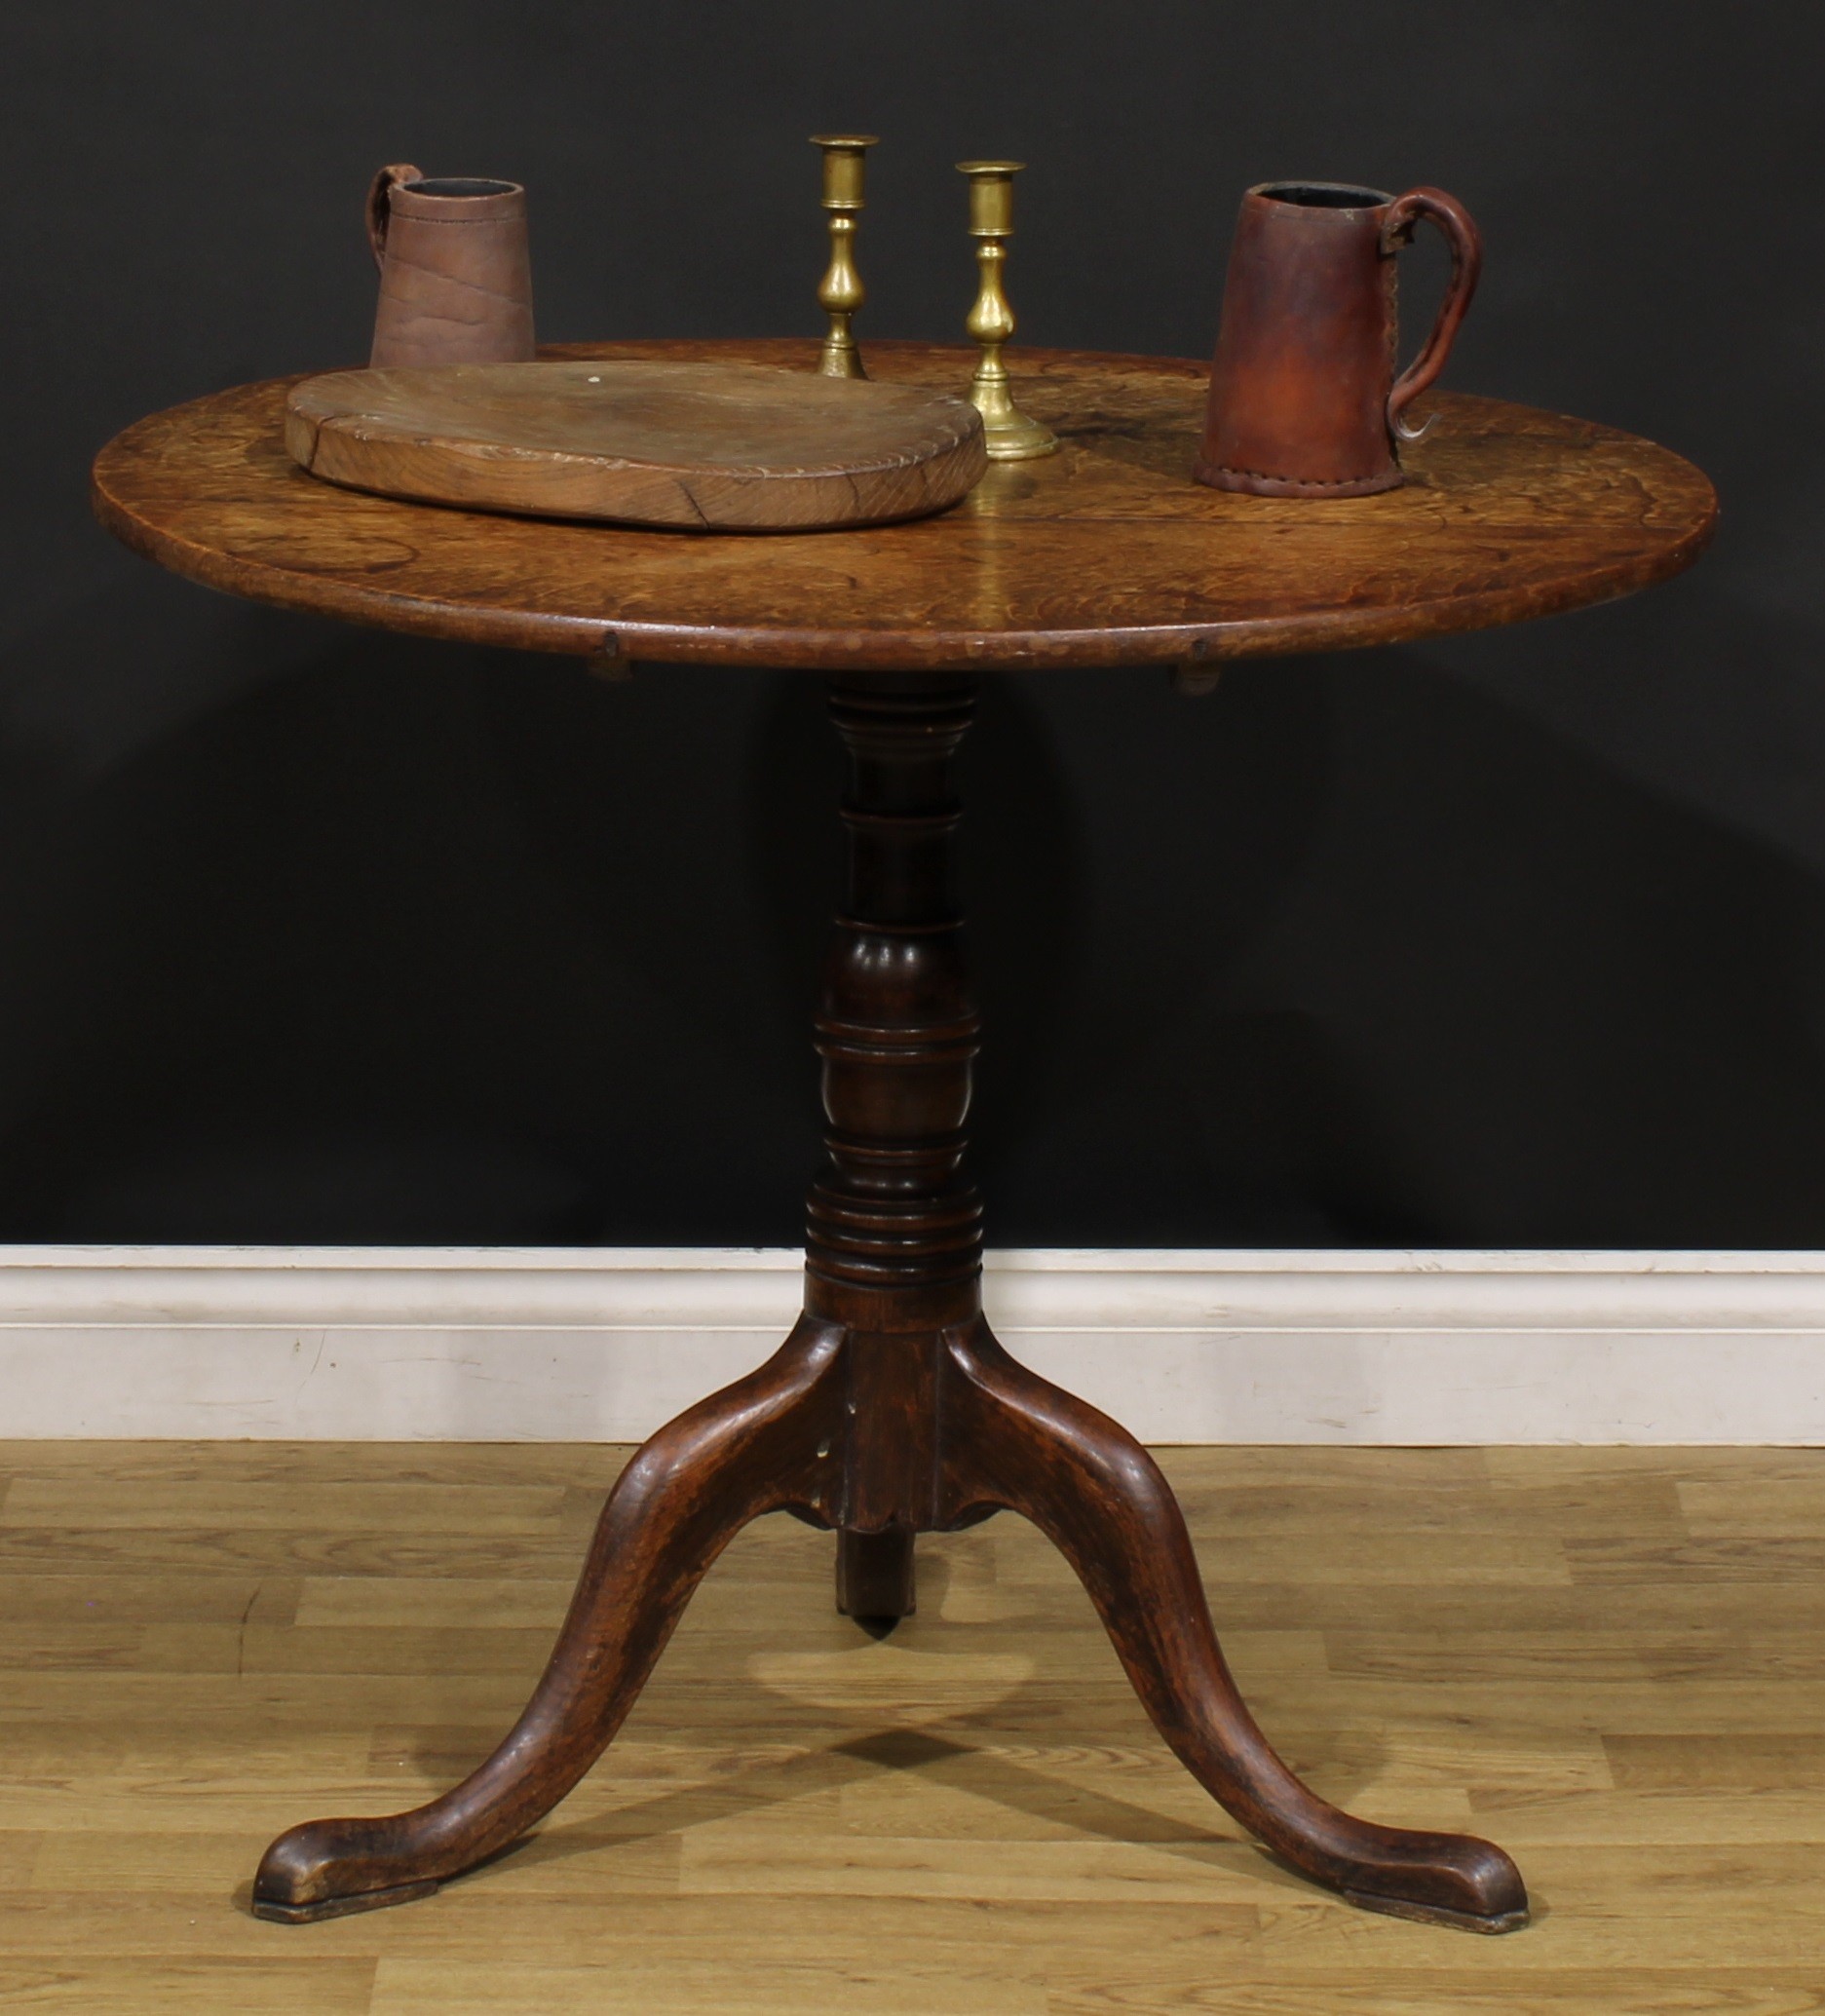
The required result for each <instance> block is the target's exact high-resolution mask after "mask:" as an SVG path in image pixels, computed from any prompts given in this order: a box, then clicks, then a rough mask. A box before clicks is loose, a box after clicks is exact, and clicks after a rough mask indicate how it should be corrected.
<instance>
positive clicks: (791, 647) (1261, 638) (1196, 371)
mask: <svg viewBox="0 0 1825 2016" xmlns="http://www.w3.org/2000/svg"><path fill="white" fill-rule="evenodd" d="M762 340H763V341H764V342H766V343H769V344H771V343H774V342H778V341H783V339H772V338H769V339H762ZM705 347H710V346H709V345H708V344H707V343H706V342H703V341H700V340H698V339H691V338H667V339H653V340H651V341H646V340H639V341H635V340H629V341H628V342H626V343H616V344H608V343H600V344H595V343H589V344H586V343H573V344H553V345H546V346H542V348H541V352H540V354H541V356H542V357H546V358H553V359H555V358H578V357H589V356H596V355H602V354H609V355H616V354H624V355H629V356H631V355H635V354H650V353H659V354H661V355H665V354H674V353H680V352H696V351H699V350H702V349H703V348H705ZM878 347H879V348H880V349H881V351H882V352H883V353H884V354H886V355H891V354H893V353H894V352H896V351H897V352H899V353H900V354H923V355H931V354H932V353H934V352H939V351H943V350H946V349H948V348H949V346H940V345H926V344H916V343H912V342H897V343H896V342H895V341H893V339H887V340H885V341H883V342H882V343H881V344H880V345H879V346H878ZM1066 359H1068V360H1069V361H1070V363H1071V364H1072V365H1074V366H1076V365H1082V364H1084V363H1101V364H1107V365H1109V366H1110V367H1112V368H1126V369H1129V370H1132V369H1133V368H1135V367H1136V366H1141V367H1145V368H1147V369H1150V370H1155V371H1159V372H1160V373H1161V374H1162V375H1168V374H1169V375H1174V376H1180V377H1186V378H1193V377H1198V376H1201V375H1202V374H1203V372H1204V371H1205V370H1206V369H1207V366H1206V365H1203V364H1200V363H1199V362H1198V361H1197V360H1195V359H1187V358H1171V357H1160V358H1155V357H1148V356H1144V355H1138V354H1126V353H1122V352H1101V351H1034V352H1028V353H1027V354H1026V361H1027V363H1028V365H1029V368H1030V369H1032V370H1033V372H1034V373H1035V375H1037V376H1044V375H1045V374H1046V370H1047V368H1048V367H1052V368H1057V367H1058V366H1059V364H1060V362H1061V361H1063V360H1066ZM319 375H322V374H321V373H320V372H313V371H300V372H294V373H289V374H287V375H286V376H285V377H281V378H273V379H266V380H259V381H255V382H253V383H252V384H249V385H247V386H244V387H236V388H229V390H233V391H242V392H262V391H266V390H269V389H270V390H271V391H272V392H273V393H274V395H275V396H280V395H283V393H284V391H285V390H286V389H288V388H289V387H291V386H293V385H296V384H298V383H301V382H302V381H303V380H305V379H307V378H310V377H315V376H319ZM223 396H224V394H223V393H220V392H218V393H209V394H203V395H200V396H199V397H198V398H196V399H189V400H183V401H180V402H179V403H178V404H177V405H175V406H171V407H168V408H165V409H162V410H161V411H159V412H155V413H151V414H147V415H145V416H144V417H143V418H142V419H140V420H138V421H135V422H133V424H132V425H131V426H129V427H127V428H125V429H123V430H122V431H121V432H120V433H119V434H118V435H116V436H115V437H113V438H112V439H111V440H109V441H108V442H107V443H106V444H104V446H103V447H102V448H101V449H100V451H99V452H98V453H97V454H96V456H95V462H94V465H93V469H92V473H91V484H90V498H91V505H92V509H93V511H94V513H95V517H96V518H97V520H98V521H99V522H100V523H101V525H102V526H103V527H105V528H106V529H107V530H108V531H109V532H111V533H112V534H113V535H114V536H115V537H116V538H118V539H119V540H120V541H121V542H122V543H123V544H124V545H126V546H128V547H129V548H131V549H132V550H133V551H134V552H139V553H141V554H143V555H144V556H145V557H146V558H148V559H150V560H153V561H154V562H156V563H157V564H158V565H160V566H163V567H165V568H167V569H169V570H170V571H171V572H173V573H175V574H178V575H180V576H182V577H183V578H185V579H187V580H190V581H193V582H195V583H197V584H198V585H200V586H202V587H206V588H210V589H213V590H217V591H218V592H222V593H227V594H231V595H235V596H238V597H242V598H245V599H248V600H252V601H257V602H262V603H266V604H269V605H271V606H274V607H279V608H286V609H290V610H294V611H296V610H297V609H298V608H299V607H300V595H299V593H298V583H299V580H300V578H301V577H300V575H299V573H298V572H297V571H296V570H294V569H291V568H287V567H285V566H280V565H274V564H269V563H265V562H262V561H259V560H255V559H251V558H248V557H247V556H246V555H237V554H232V553H228V552H222V551H221V550H219V549H218V548H214V547H209V546H205V545H202V544H199V543H198V542H196V541H193V540H188V539H185V538H184V537H183V536H182V535H181V534H179V533H176V532H173V531H171V530H168V529H166V528H163V527H160V526H156V525H152V524H148V523H147V522H146V521H145V520H144V519H143V518H141V517H140V516H139V515H137V514H135V512H134V511H133V508H132V506H131V505H129V504H128V503H126V502H125V501H123V499H122V498H120V497H119V496H117V495H116V494H115V493H114V491H113V490H112V489H111V488H110V487H109V480H108V478H109V474H110V468H111V465H112V463H113V462H114V461H115V460H116V459H117V458H120V457H121V456H122V453H123V451H124V450H125V449H127V448H129V447H130V446H131V444H132V442H133V437H135V435H137V434H138V433H139V432H140V431H141V430H150V429H152V428H154V427H156V426H158V425H160V424H162V423H169V421H170V420H171V418H172V417H173V416H174V415H178V414H181V413H183V412H185V411H187V410H189V409H191V408H195V407H206V406H209V405H210V404H211V403H213V402H214V401H215V400H218V399H221V398H222V397H223ZM1498 403H1502V404H1508V403H1510V402H1506V401H1501V402H1498ZM1515 410H1517V411H1525V412H1538V413H1540V414H1541V415H1542V416H1543V417H1546V418H1550V419H1553V420H1556V421H1565V422H1569V423H1571V424H1576V425H1579V426H1588V427H1593V428H1597V429H1599V430H1600V431H1601V432H1602V433H1603V434H1605V435H1606V436H1609V437H1616V438H1622V439H1640V438H1642V437H1633V436H1629V435H1627V433H1626V431H1625V430H1620V429H1616V428H1613V427H1610V426H1608V425H1607V423H1601V422H1585V421H1576V420H1574V416H1569V415H1558V414H1553V413H1551V412H1550V410H1549V409H1546V408H1531V407H1516V408H1515ZM1646 445H1648V446H1651V447H1653V448H1654V451H1655V452H1656V453H1657V454H1659V455H1662V456H1665V457H1667V458H1668V459H1669V460H1671V461H1673V462H1676V463H1678V464H1680V465H1681V466H1682V468H1683V469H1684V470H1685V471H1688V472H1690V474H1691V475H1692V478H1693V479H1694V480H1695V482H1696V483H1697V484H1698V485H1701V486H1702V488H1703V491H1704V493H1705V495H1706V497H1707V499H1708V503H1707V507H1706V510H1705V512H1704V514H1703V515H1702V516H1701V517H1699V518H1696V519H1695V520H1694V521H1693V523H1692V526H1691V527H1690V528H1689V529H1688V530H1686V531H1685V533H1684V534H1683V535H1682V536H1679V537H1677V538H1673V539H1669V540H1668V541H1667V542H1666V543H1665V544H1664V545H1662V546H1660V547H1658V548H1656V549H1655V550H1654V551H1653V552H1647V553H1643V554H1636V555H1629V556H1626V557H1624V558H1622V559H1620V560H1611V561H1600V562H1594V563H1593V564H1592V565H1591V566H1590V567H1589V568H1588V569H1586V570H1582V571H1578V570H1570V571H1568V572H1566V573H1565V574H1563V575H1560V576H1558V577H1556V578H1555V579H1553V580H1552V581H1550V582H1544V583H1539V584H1533V585H1528V586H1517V585H1507V586H1502V587H1498V588H1493V589H1482V590H1473V591H1469V592H1465V593H1464V594H1460V595H1441V596H1437V597H1434V598H1431V599H1428V600H1427V601H1426V602H1425V603H1424V604H1421V605H1417V606H1416V605H1415V604H1413V603H1411V602H1408V603H1394V604H1388V605H1386V606H1383V607H1379V608H1377V607H1366V608H1365V607H1345V608H1334V609H1328V610H1318V611H1311V612H1305V613H1299V614H1290V615H1275V616H1272V617H1243V618H1236V619H1227V620H1225V619H1219V620H1217V621H1214V622H1202V623H1192V624H1186V623H1174V624H1160V625H1148V624H1142V625H1109V626H1098V627H1094V628H1047V629H1019V628H1009V629H996V630H964V629H957V628H953V629H945V630H938V629H932V630H922V631H921V632H919V633H917V634H916V635H911V636H909V635H908V633H907V632H906V631H905V630H903V629H891V628H883V629H881V630H879V631H874V630H870V629H868V628H854V629H833V628H829V627H828V626H818V627H816V628H810V627H798V626H786V625H781V626H741V625H737V624H725V625H719V626H715V627H713V628H711V627H706V626H705V625H703V623H659V622H651V621H641V620H627V619H623V618H619V617H613V616H609V617H603V618H594V617H584V616H579V615H572V614H565V613H559V612H552V611H533V610H526V609H506V608H500V607H491V606H488V605H485V604H481V603H474V602H459V601H450V600H440V599H437V598H436V597H430V596H424V595H406V594H397V593H390V592H388V591H387V590H384V589H381V588H378V587H375V586H373V585H372V584H369V583H363V584H361V585H359V586H357V585H352V584H349V583H346V582H342V581H339V580H337V579H336V578H335V577H334V576H332V575H326V574H318V575H313V576H311V577H310V586H311V594H310V613H312V614H318V615H323V616H325V617H328V618H331V619H335V620H341V621H347V622H352V623H356V624H360V625H362V626H364V627H367V628H382V629H392V630H399V631H402V632H405V633H408V634H417V635H425V636H435V637H440V638H444V639H447V640H450V641H454V642H460V643H470V644H480V645H487V646H492V647H497V648H503V649H508V650H519V651H537V652H543V653H549V654H554V655H560V656H571V657H591V656H598V655H604V654H605V655H608V656H611V657H619V658H622V659H627V660H632V661H634V662H638V663H647V664H654V665H697V666H728V667H754V668H760V667H768V668H792V669H804V670H814V671H831V670H854V671H862V672H866V671H883V672H886V671H926V670H930V671H947V670H958V671H965V670H971V671H977V670H1007V671H1021V670H1028V671H1045V670H1067V669H1110V670H1118V669H1132V668H1137V667H1147V666H1154V667H1170V666H1178V665H1183V664H1187V663H1198V662H1208V661H1233V660H1238V659H1244V658H1252V657H1291V656H1299V655H1302V654H1307V653H1320V652H1333V651H1345V650H1351V649H1358V648H1363V647H1371V646H1375V645H1382V644H1390V643H1395V642H1411V641H1417V640H1421V639H1424V638H1426V637H1434V636H1442V635H1450V634H1461V633H1463V632H1465V631H1471V630H1476V629H1479V628H1491V627H1494V626H1496V625H1507V624H1511V623H1517V622H1527V621H1533V620H1536V619H1539V618H1541V617H1546V616H1553V615H1560V614H1564V613H1567V612H1569V611H1573V610H1577V609H1580V608H1587V607H1591V606H1594V605H1596V604H1598V603H1601V602H1604V601H1613V600H1616V599H1619V598H1621V597H1623V596H1626V595H1629V594H1633V593H1635V592H1637V591H1638V590H1642V589H1646V588H1650V587H1653V586H1654V585H1655V584H1656V583H1659V582H1663V581H1666V580H1669V579H1671V578H1673V577H1674V576H1676V575H1678V574H1680V573H1682V572H1683V571H1684V570H1685V569H1686V568H1687V567H1689V566H1690V565H1691V564H1692V561H1693V560H1694V559H1696V558H1697V556H1698V554H1699V553H1700V552H1702V551H1703V550H1704V548H1705V547H1706V546H1707V545H1708V544H1709V543H1710V540H1711V538H1712V537H1713V535H1714V533H1715V530H1716V526H1717V518H1718V502H1717V495H1716V491H1715V488H1714V487H1713V485H1712V484H1711V482H1710V479H1709V478H1708V477H1707V476H1706V475H1704V473H1703V472H1702V471H1701V470H1699V469H1698V468H1697V467H1696V465H1694V464H1692V463H1691V462H1690V461H1688V460H1687V459H1686V458H1685V457H1683V456H1681V455H1679V454H1678V453H1677V451H1676V450H1673V449H1670V448H1664V447H1661V446H1660V445H1659V444H1658V443H1654V442H1649V443H1646ZM1187 480H1188V481H1189V480H1190V478H1189V476H1188V478H1187ZM400 508H401V509H410V510H419V511H427V512H430V511H442V510H446V509H452V507H445V506H440V505H430V504H426V505H404V504H401V506H400ZM605 529H613V528H605ZM656 536H659V537H663V538H666V539H680V540H692V539H698V538H705V537H707V538H712V539H715V538H737V539H754V540H761V541H765V540H769V539H774V538H779V537H782V536H784V537H793V536H797V537H816V538H817V539H819V540H823V539H830V540H840V539H842V538H844V537H846V536H851V535H848V534H845V533H842V532H831V533H817V534H800V535H791V534H785V535H781V534H779V533H770V532H739V533H724V534H709V535H704V534H698V533H692V532H665V533H661V534H658V535H656Z"/></svg>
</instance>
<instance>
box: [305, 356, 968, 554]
mask: <svg viewBox="0 0 1825 2016" xmlns="http://www.w3.org/2000/svg"><path fill="white" fill-rule="evenodd" d="M285 445H286V446H287V447H288V448H289V449H290V451H291V454H292V457H293V459H294V460H296V461H297V462H298V463H299V464H300V465H301V466H302V467H304V468H305V469H308V470H309V471H310V472H311V474H312V475H319V476H323V477H324V478H326V479H327V480H328V481H330V482H334V483H341V484H344V485H346V486H347V487H349V488H352V489H357V490H370V491H373V492H375V493H377V494H379V495H381V496H387V497H407V498H412V499H415V500H417V501H419V502H422V503H430V504H453V505H462V506H466V507H468V508H470V509H472V510H486V511H502V512H513V513H519V514H531V515H534V516H544V517H570V518H605V519H611V520H614V521H616V522H618V523H622V524H631V525H662V526H670V527H672V528H674V529H677V530H683V531H698V532H703V531H768V530H774V531H784V530H790V531H796V532H814V531H821V530H829V529H833V528H836V527H839V526H847V525H875V524H883V523H887V522H890V521H892V520H895V519H900V518H910V517H922V516H925V515H927V514H930V513H932V512H935V511H943V510H945V509H946V508H947V507H948V506H950V505H953V504H955V503H956V502H957V501H958V499H959V498H961V497H963V496H964V495H965V494H966V492H968V491H969V489H970V486H971V485H972V484H973V483H974V482H975V481H976V479H977V478H978V477H979V476H980V475H982V473H983V471H984V470H985V469H986V468H987V467H988V455H987V451H986V449H985V448H984V446H983V441H982V422H981V418H980V416H979V415H978V414H977V412H976V410H975V408H974V407H973V406H972V405H970V402H969V401H968V400H967V399H957V398H953V397H951V396H949V395H947V394H945V393H942V392H935V391H929V390H926V389H924V388H922V387H917V386H906V385H875V384H871V383H868V382H866V381H853V380H849V379H841V378H820V377H818V376H817V374H816V373H815V372H811V371H786V370H779V369H773V368H769V367H766V366H760V365H750V364H722V363H673V362H666V361H650V360H629V359H625V358H624V359H617V360H610V359H602V360H599V361H584V362H576V363H571V362H561V363H526V364H448V365H444V366H442V367H441V368H437V369H387V370H369V371H331V372H328V373H325V374H324V375H323V376H322V377H317V378H307V379H306V380H305V381H304V382H303V383H302V384H300V385H295V386H293V387H292V389H291V393H290V396H289V397H288V399H286V402H285Z"/></svg>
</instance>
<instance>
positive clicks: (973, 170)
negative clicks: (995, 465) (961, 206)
mask: <svg viewBox="0 0 1825 2016" xmlns="http://www.w3.org/2000/svg"><path fill="white" fill-rule="evenodd" d="M1025 166H1026V164H1025V163H1024V162H1021V161H960V162H959V163H958V164H957V168H958V171H959V172H960V173H962V174H966V175H968V176H969V177H970V237H971V238H973V239H974V240H975V242H976V267H977V270H978V272H979V273H980V275H981V288H980V291H979V292H978V293H977V295H976V305H975V306H974V307H973V308H972V309H970V320H969V322H968V323H966V324H965V326H966V327H967V328H968V329H969V331H970V334H971V335H972V336H973V337H974V338H975V339H976V341H977V342H978V343H980V344H981V346H982V361H981V362H980V363H979V364H977V365H976V374H975V376H974V378H972V379H971V380H970V404H971V405H973V406H974V407H975V409H976V411H977V412H978V413H980V414H981V415H982V431H983V433H984V435H985V436H986V437H987V439H988V451H989V455H990V457H991V458H992V459H993V460H994V461H996V462H1031V461H1032V460H1033V459H1034V458H1035V457H1036V456H1039V455H1049V454H1050V453H1051V452H1052V450H1053V449H1054V448H1056V447H1057V445H1058V437H1057V436H1056V435H1055V434H1053V433H1052V431H1051V429H1050V428H1049V427H1042V426H1041V425H1040V423H1039V422H1038V421H1037V420H1033V419H1029V418H1028V416H1027V415H1026V414H1025V413H1023V412H1022V411H1021V410H1020V408H1019V407H1018V406H1016V405H1015V404H1014V401H1013V395H1012V393H1010V392H1009V391H1008V366H1007V365H1006V364H1004V363H1003V362H1002V346H1003V345H1004V344H1005V343H1006V342H1007V341H1008V337H1010V336H1011V335H1012V334H1013V332H1014V312H1013V310H1012V309H1011V308H1009V307H1008V296H1007V294H1006V293H1005V292H1004V291H1003V288H1002V269H1003V267H1004V266H1005V265H1006V264H1007V262H1008V244H1007V241H1008V239H1010V238H1011V237H1012V236H1013V235H1014V177H1015V175H1017V174H1018V173H1019V172H1020V171H1021V170H1022V169H1023V168H1024V167H1025Z"/></svg>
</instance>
